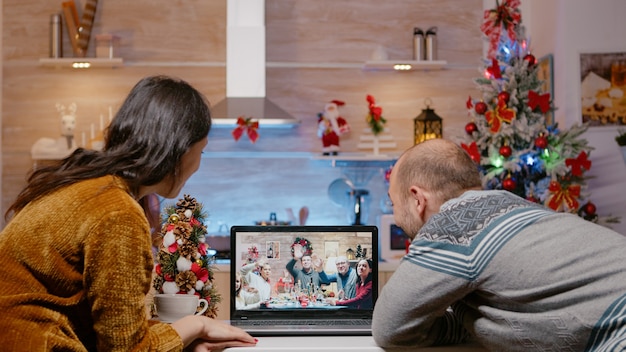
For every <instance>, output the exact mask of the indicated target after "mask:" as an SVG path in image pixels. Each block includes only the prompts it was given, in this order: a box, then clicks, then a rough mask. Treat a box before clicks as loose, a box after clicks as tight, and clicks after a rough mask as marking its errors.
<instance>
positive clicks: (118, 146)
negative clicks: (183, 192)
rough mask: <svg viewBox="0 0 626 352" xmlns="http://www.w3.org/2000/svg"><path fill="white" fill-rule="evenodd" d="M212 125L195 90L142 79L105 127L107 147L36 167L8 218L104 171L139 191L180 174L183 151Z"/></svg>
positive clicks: (168, 81) (206, 107) (153, 78)
mask: <svg viewBox="0 0 626 352" xmlns="http://www.w3.org/2000/svg"><path fill="white" fill-rule="evenodd" d="M210 129H211V113H210V111H209V105H208V102H207V100H206V98H205V97H204V96H203V95H202V94H201V93H200V92H198V91H197V90H196V89H195V88H193V87H192V86H191V85H189V84H188V83H187V82H185V81H182V80H179V79H174V78H170V77H166V76H151V77H146V78H143V79H142V80H140V81H139V82H138V83H137V84H136V85H135V86H134V87H133V89H132V90H131V91H130V93H129V94H128V96H127V97H126V99H125V101H124V103H123V104H122V106H121V107H120V109H119V111H118V112H117V114H116V115H115V118H114V119H113V120H112V121H111V124H110V125H109V126H108V127H107V129H106V130H105V131H104V135H105V146H104V149H103V150H102V151H95V150H87V149H83V148H78V149H76V150H75V151H74V152H73V153H72V154H71V155H70V156H69V157H67V158H65V159H64V160H61V161H59V162H58V163H55V164H52V165H50V166H47V167H44V168H41V169H36V170H34V171H33V172H32V174H31V175H30V176H29V178H28V185H27V186H26V187H25V188H24V189H23V190H22V191H21V192H20V194H19V195H18V197H17V199H16V200H15V202H14V203H13V204H12V205H11V207H9V209H8V210H7V212H6V214H5V218H9V217H10V215H11V214H14V213H17V212H19V211H20V210H22V209H23V208H24V207H25V206H26V205H27V204H28V203H30V202H32V201H34V200H36V199H39V198H41V197H43V196H44V195H46V194H49V193H51V192H53V191H55V190H57V189H60V188H62V187H65V186H68V185H71V184H74V183H76V182H79V181H82V180H87V179H93V178H97V177H101V176H105V175H117V176H119V177H121V178H123V179H124V180H125V181H126V182H127V184H128V185H129V187H130V190H131V192H133V193H134V194H137V192H138V189H139V187H140V186H149V185H154V184H157V183H158V182H160V181H162V180H163V179H164V178H165V177H166V176H168V175H170V174H172V175H174V176H176V175H177V174H178V167H179V164H180V159H181V157H182V156H183V154H184V153H185V152H186V151H187V150H188V149H189V147H190V146H191V145H193V144H194V143H196V142H198V141H200V140H202V139H203V138H204V137H206V136H207V135H208V133H209V131H210Z"/></svg>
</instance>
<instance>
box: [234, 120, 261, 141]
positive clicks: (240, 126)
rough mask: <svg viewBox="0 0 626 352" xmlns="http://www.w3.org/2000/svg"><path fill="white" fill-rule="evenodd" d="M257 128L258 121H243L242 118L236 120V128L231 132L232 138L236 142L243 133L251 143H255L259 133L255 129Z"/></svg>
mask: <svg viewBox="0 0 626 352" xmlns="http://www.w3.org/2000/svg"><path fill="white" fill-rule="evenodd" d="M258 128H259V121H252V119H251V118H247V119H244V118H243V117H238V118H237V127H235V129H234V130H233V132H232V135H233V138H234V139H235V141H238V140H239V138H241V136H242V135H243V133H244V132H247V135H248V138H250V141H251V142H252V143H255V142H256V140H257V139H259V133H258V132H257V129H258Z"/></svg>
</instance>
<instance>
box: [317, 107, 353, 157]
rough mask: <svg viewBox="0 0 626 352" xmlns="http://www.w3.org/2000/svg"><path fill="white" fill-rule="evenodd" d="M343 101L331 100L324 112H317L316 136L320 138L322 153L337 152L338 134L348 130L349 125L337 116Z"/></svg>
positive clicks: (335, 153)
mask: <svg viewBox="0 0 626 352" xmlns="http://www.w3.org/2000/svg"><path fill="white" fill-rule="evenodd" d="M344 104H345V103H344V102H343V101H340V100H333V101H331V102H330V103H328V104H326V106H325V107H324V112H321V113H319V114H318V117H319V120H318V126H317V136H318V137H319V138H321V139H322V153H323V155H331V154H332V155H337V154H338V153H339V136H341V135H343V134H346V133H348V132H350V125H348V122H347V121H346V120H345V119H344V118H343V117H341V116H339V107H340V106H343V105H344Z"/></svg>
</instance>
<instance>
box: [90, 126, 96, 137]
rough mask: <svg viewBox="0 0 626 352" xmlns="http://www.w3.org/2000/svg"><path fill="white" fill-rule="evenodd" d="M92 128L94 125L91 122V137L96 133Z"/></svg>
mask: <svg viewBox="0 0 626 352" xmlns="http://www.w3.org/2000/svg"><path fill="white" fill-rule="evenodd" d="M94 128H95V127H94V125H93V123H92V124H91V139H94V138H95V137H96V133H95V131H94Z"/></svg>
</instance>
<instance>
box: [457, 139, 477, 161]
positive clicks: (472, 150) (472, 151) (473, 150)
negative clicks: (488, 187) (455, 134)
mask: <svg viewBox="0 0 626 352" xmlns="http://www.w3.org/2000/svg"><path fill="white" fill-rule="evenodd" d="M461 148H463V149H464V150H465V151H466V152H467V154H469V156H470V158H471V159H472V160H474V162H475V163H480V153H479V152H478V145H476V142H472V144H470V145H467V144H465V143H461Z"/></svg>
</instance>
